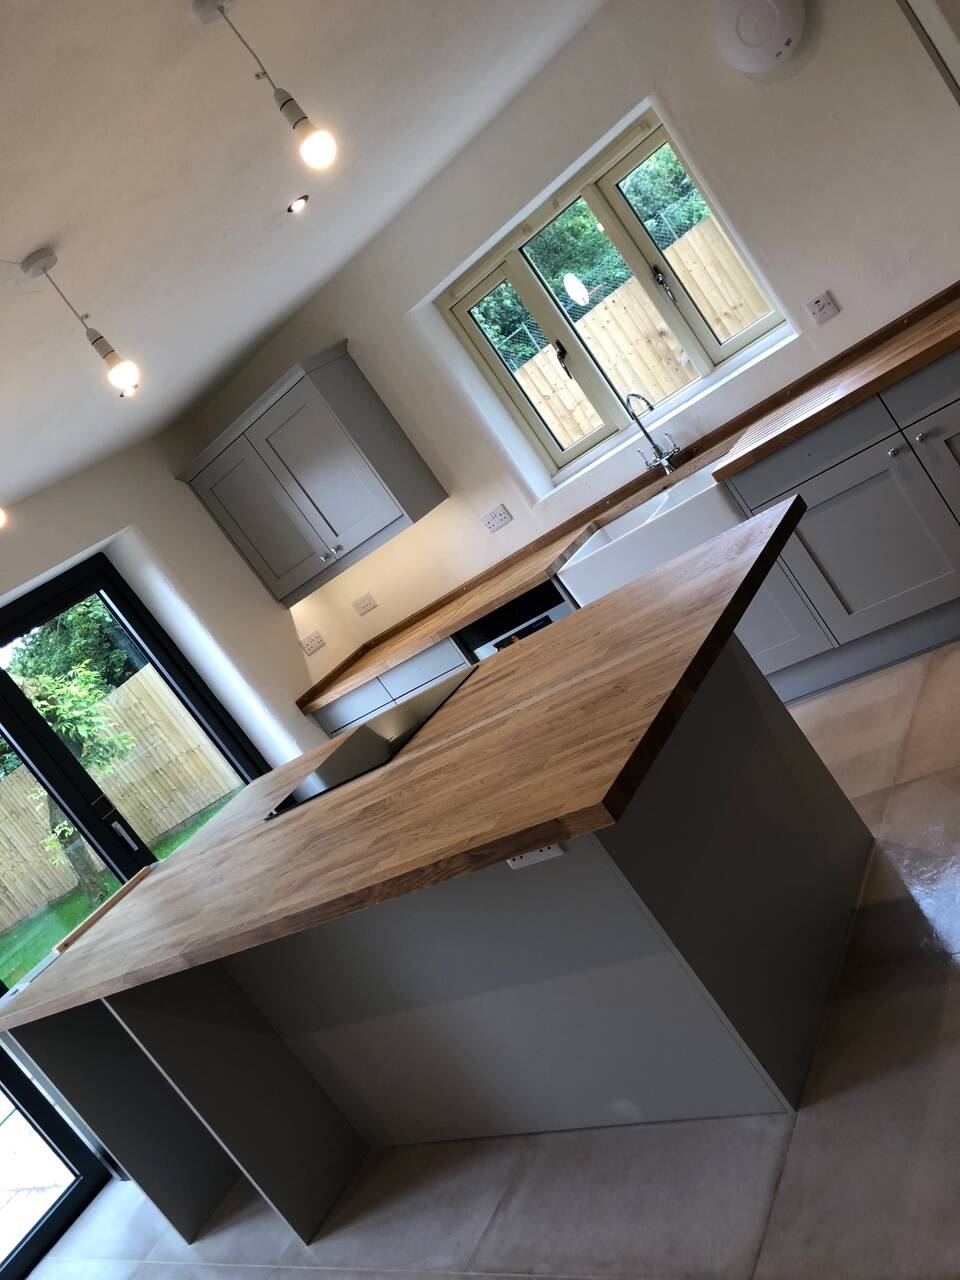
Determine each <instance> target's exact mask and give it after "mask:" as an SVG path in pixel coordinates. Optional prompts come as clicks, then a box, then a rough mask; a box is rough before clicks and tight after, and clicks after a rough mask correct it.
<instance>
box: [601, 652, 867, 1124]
mask: <svg viewBox="0 0 960 1280" xmlns="http://www.w3.org/2000/svg"><path fill="white" fill-rule="evenodd" d="M598 838H599V840H600V843H601V844H602V845H603V847H604V848H605V849H606V850H607V851H608V853H609V854H610V855H611V857H612V858H613V859H614V861H615V862H616V864H617V866H618V867H619V868H620V870H621V871H622V872H623V874H624V875H625V876H626V878H627V879H628V880H629V882H630V883H631V884H632V885H633V887H634V888H635V889H636V891H637V893H638V894H639V895H640V897H641V898H642V899H643V901H644V902H645V903H646V905H647V907H648V908H649V909H650V911H651V912H652V913H653V915H654V916H655V917H656V919H657V920H658V922H659V923H660V925H661V926H662V928H663V929H664V930H665V932H666V934H667V935H668V937H669V938H670V940H671V942H672V943H673V944H674V945H675V946H676V948H677V949H678V951H679V952H680V953H681V954H682V955H683V956H684V958H685V960H686V961H687V963H688V964H689V965H690V966H691V968H692V970H693V972H694V973H695V974H696V975H697V977H698V978H699V979H700V981H701V982H702V983H703V985H704V987H705V988H706V990H707V991H709V992H710V994H711V996H712V997H713V999H714V1000H715V1001H716V1003H717V1005H718V1006H719V1008H721V1009H722V1010H723V1011H724V1013H725V1015H726V1016H727V1017H728V1018H729V1020H730V1022H731V1024H732V1025H733V1026H734V1027H735V1028H736V1030H737V1032H738V1033H739V1035H740V1036H741V1037H742V1039H743V1041H744V1042H745V1044H746V1045H748V1047H749V1048H750V1049H751V1050H752V1052H753V1053H754V1054H755V1055H756V1057H757V1059H758V1060H759V1061H760V1062H761V1063H762V1064H763V1066H764V1067H765V1069H766V1070H767V1072H768V1073H769V1075H770V1078H771V1079H772V1080H773V1081H774V1082H775V1083H776V1085H777V1086H778V1087H779V1089H780V1090H781V1092H782V1093H783V1095H784V1096H785V1098H786V1099H787V1100H788V1102H790V1103H791V1105H798V1103H799V1099H800V1093H801V1090H802V1087H803V1082H804V1080H805V1078H806V1074H807V1070H808V1067H809V1063H810V1058H811V1055H812V1052H813V1047H814V1042H815V1040H816V1037H817V1034H818V1031H819V1027H820V1023H821V1020H822V1017H823V1014H824V1010H825V1008H826V1004H827V1000H828V997H829V994H830V990H831V987H832V985H833V982H834V979H835V976H836V973H837V969H838V966H839V964H840V960H841V958H842V955H843V950H844V947H845V944H846V940H847V937H848V934H849V930H850V925H851V923H852V919H853V912H854V910H855V908H856V904H857V901H858V899H859V895H860V890H861V887H862V883H863V877H864V875H865V872H866V868H867V863H868V861H869V857H870V851H871V848H872V846H873V836H872V834H871V833H870V831H869V830H868V829H867V827H866V826H865V825H864V823H863V821H862V819H861V818H860V816H859V814H858V813H857V811H856V810H855V809H854V807H853V805H852V804H851V803H850V801H849V800H848V799H847V798H846V796H845V795H844V794H843V792H842V791H841V789H840V787H839V786H838V785H837V783H836V781H835V780H834V778H833V776H832V775H831V774H830V772H829V771H828V770H827V768H826V766H825V765H824V764H823V762H822V761H821V760H820V758H819V756H818V755H817V754H816V752H815V751H814V749H813V747H812V746H811V745H810V743H809V742H808V741H807V739H806V737H805V736H804V735H803V733H802V732H801V730H800V729H799V728H798V727H797V725H796V723H795V722H794V720H793V717H792V716H791V715H790V713H789V712H788V711H787V710H786V709H785V708H784V706H783V704H782V703H781V702H780V700H779V699H778V698H777V696H776V695H775V694H774V692H773V690H772V689H771V687H770V685H769V683H768V682H767V680H766V679H765V678H764V677H763V676H762V675H761V674H760V672H759V670H758V669H757V667H756V665H755V663H754V662H753V660H752V659H751V658H750V657H749V655H748V654H747V652H746V650H744V649H743V647H742V645H741V644H740V643H739V641H737V640H736V639H732V640H730V641H729V642H728V644H727V646H726V647H725V649H724V651H723V652H722V653H721V655H720V656H719V658H718V660H717V662H716V664H715V665H714V667H713V669H712V670H711V672H710V674H709V675H708V676H707V678H706V680H705V681H704V683H703V685H702V686H701V688H700V690H699V691H698V693H697V695H696V697H695V698H694V699H693V700H692V702H691V704H690V706H689V707H688V708H687V710H686V711H685V712H684V714H683V716H682V717H681V719H680V721H679V723H678V724H677V726H676V728H675V729H674V730H673V733H672V734H671V736H670V738H669V739H668V741H667V743H666V745H665V747H664V748H663V750H662V751H661V753H660V755H659V756H658V758H657V760H656V761H655V763H654V765H653V768H652V769H651V771H650V773H649V774H648V775H647V777H646V778H645V780H644V783H643V785H642V786H641V788H640V790H639V791H638V793H637V794H636V796H635V797H634V799H633V800H632V801H631V802H630V804H629V805H628V807H627V810H626V812H625V813H624V814H623V816H622V817H621V819H620V821H619V822H617V824H616V825H615V826H613V827H610V828H607V829H606V830H604V831H602V832H600V833H599V835H598Z"/></svg>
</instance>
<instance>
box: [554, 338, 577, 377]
mask: <svg viewBox="0 0 960 1280" xmlns="http://www.w3.org/2000/svg"><path fill="white" fill-rule="evenodd" d="M553 349H554V351H556V353H557V359H558V360H559V361H560V368H561V369H562V370H563V372H564V373H565V374H566V375H567V377H568V378H572V377H573V374H572V373H571V372H570V370H569V369H568V368H567V348H566V347H565V346H564V345H563V343H562V342H561V341H560V339H559V338H557V340H556V342H555V343H554V344H553Z"/></svg>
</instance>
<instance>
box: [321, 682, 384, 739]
mask: <svg viewBox="0 0 960 1280" xmlns="http://www.w3.org/2000/svg"><path fill="white" fill-rule="evenodd" d="M392 702H393V699H392V698H391V697H390V694H389V693H388V692H387V690H386V689H385V688H384V687H383V685H382V684H381V683H380V681H379V680H369V681H368V682H367V683H366V684H362V685H361V686H360V688H359V689H351V691H350V692H349V693H345V694H343V695H342V696H341V697H339V698H334V700H333V702H328V703H327V705H326V706H325V707H321V708H320V710H319V711H315V712H314V713H313V714H314V719H315V720H316V721H317V723H318V724H319V726H320V728H321V729H324V730H325V731H326V732H327V733H337V732H339V730H341V729H343V728H345V727H346V726H347V725H349V724H353V722H354V721H356V720H366V719H367V718H368V717H369V716H372V715H373V714H374V712H376V711H382V710H383V708H384V707H389V706H390V705H391V703H392Z"/></svg>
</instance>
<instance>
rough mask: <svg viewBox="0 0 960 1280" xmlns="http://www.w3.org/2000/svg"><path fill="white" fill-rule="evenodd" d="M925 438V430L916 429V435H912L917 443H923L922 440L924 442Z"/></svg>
mask: <svg viewBox="0 0 960 1280" xmlns="http://www.w3.org/2000/svg"><path fill="white" fill-rule="evenodd" d="M926 438H927V433H926V432H925V431H918V432H917V434H916V436H915V437H914V439H915V440H916V442H917V444H923V442H924V440H926Z"/></svg>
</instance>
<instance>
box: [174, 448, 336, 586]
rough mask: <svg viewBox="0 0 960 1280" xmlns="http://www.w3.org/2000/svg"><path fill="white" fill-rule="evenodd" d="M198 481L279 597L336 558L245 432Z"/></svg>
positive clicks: (226, 527) (201, 493)
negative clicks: (246, 436)
mask: <svg viewBox="0 0 960 1280" xmlns="http://www.w3.org/2000/svg"><path fill="white" fill-rule="evenodd" d="M192 487H193V489H194V492H195V493H196V494H197V495H198V497H199V498H200V499H201V501H202V502H203V503H204V505H205V506H206V507H207V510H208V511H209V512H210V513H211V515H213V516H214V518H215V519H216V520H217V522H218V523H219V525H220V526H221V528H222V529H223V531H224V532H225V533H226V534H227V536H228V537H229V538H230V540H231V541H232V542H233V543H234V545H235V546H236V548H237V550H238V551H239V552H240V553H241V555H243V556H245V557H246V559H247V560H248V561H249V563H250V564H251V565H252V566H253V568H254V569H255V570H256V571H257V573H258V574H259V575H260V577H261V578H262V579H263V581H264V582H265V583H266V585H267V586H268V587H269V588H270V590H271V591H272V592H273V594H274V595H275V596H276V597H277V599H282V597H283V596H285V595H287V594H288V593H289V592H291V591H294V590H296V588H297V587H299V586H300V585H301V583H304V582H306V581H308V580H309V579H310V578H312V577H313V576H314V574H317V573H320V572H321V571H322V570H323V569H324V568H325V567H326V565H328V564H329V563H330V562H331V559H332V557H331V555H330V549H329V547H328V546H327V545H326V543H325V542H324V541H323V539H322V538H321V537H320V535H319V534H318V533H317V531H316V529H314V528H313V526H312V525H311V524H310V522H309V521H308V520H307V519H306V518H305V516H304V515H303V513H302V511H301V510H300V508H299V507H298V506H297V504H296V503H295V502H294V501H293V500H292V499H291V497H290V495H289V494H288V493H287V491H286V490H285V489H284V487H283V485H281V484H280V482H279V481H278V480H277V478H276V476H274V474H273V472H272V471H271V470H270V468H269V467H268V466H267V465H266V463H265V462H264V461H263V459H262V458H261V457H260V455H259V454H258V453H257V451H256V449H254V447H253V445H252V444H251V443H250V441H249V440H247V439H246V438H245V437H244V436H241V437H240V438H239V439H238V440H234V442H233V444H231V445H228V446H227V448H226V449H224V451H223V453H221V454H219V455H218V456H217V457H216V458H215V459H214V461H213V462H211V463H210V464H209V465H208V466H206V467H204V469H203V470H202V471H201V472H200V474H199V475H198V476H196V477H195V478H194V480H193V486H192Z"/></svg>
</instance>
